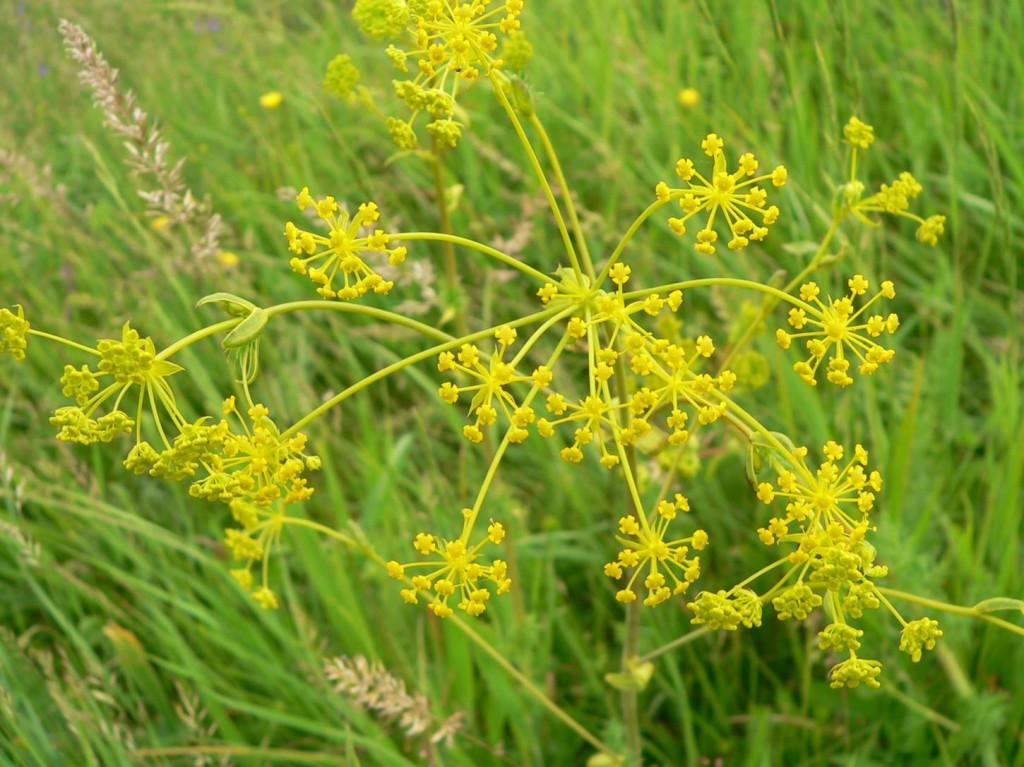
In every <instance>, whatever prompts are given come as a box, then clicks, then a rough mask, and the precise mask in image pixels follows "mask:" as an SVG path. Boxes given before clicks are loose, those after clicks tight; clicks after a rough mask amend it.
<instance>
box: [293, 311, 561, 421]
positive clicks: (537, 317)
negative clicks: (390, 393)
mask: <svg viewBox="0 0 1024 767" xmlns="http://www.w3.org/2000/svg"><path fill="white" fill-rule="evenodd" d="M364 308H365V307H364ZM560 311H564V309H562V308H554V309H548V310H546V311H543V312H537V313H536V314H531V315H529V316H527V317H520V318H519V319H516V320H514V321H512V322H507V323H502V325H509V326H510V327H514V328H515V327H521V326H523V325H531V324H533V323H534V322H543V321H544V320H546V319H548V318H550V317H552V316H554V315H556V314H558V313H559V312H560ZM498 327H501V325H496V326H494V327H490V328H486V329H484V330H480V331H477V332H476V333H470V334H469V335H466V336H461V337H459V338H456V339H453V340H451V341H448V342H446V343H442V344H438V345H437V346H432V347H430V348H429V349H424V350H423V351H421V352H417V353H416V354H413V355H411V356H409V357H404V358H402V359H400V360H398V362H394V363H392V364H390V365H388V366H387V367H385V368H381V369H380V370H378V371H377V372H376V373H373V374H371V375H369V376H367V377H366V378H362V379H360V380H359V381H356V382H355V383H354V384H352V385H351V386H349V387H348V388H346V389H345V390H344V391H341V392H339V393H338V394H336V395H334V396H333V397H331V398H330V399H329V400H327V401H326V402H323V403H321V404H320V405H319V406H318V407H316V408H315V409H314V410H312V411H310V412H309V413H307V414H306V415H305V416H303V417H302V418H300V419H299V420H298V421H296V422H295V423H293V424H292V425H291V426H290V427H289V428H288V429H286V430H285V431H283V432H281V439H287V438H288V437H290V436H292V435H293V434H295V433H296V432H298V431H300V430H301V429H302V428H304V427H305V426H306V425H307V424H309V423H310V422H312V421H314V420H315V419H317V418H319V417H320V416H321V415H323V414H324V413H326V412H327V411H328V410H330V409H331V408H333V407H335V406H336V405H339V404H341V403H342V402H344V401H345V400H346V399H348V398H349V397H351V396H352V395H353V394H355V393H356V392H359V391H362V390H363V389H365V388H366V387H368V386H369V385H370V384H373V383H376V382H377V381H379V380H381V379H382V378H387V377H388V376H389V375H391V374H393V373H397V372H398V371H400V370H404V369H405V368H407V367H409V366H410V365H414V364H416V363H417V362H422V361H423V360H425V359H430V358H431V357H434V356H436V355H438V354H440V353H441V352H445V351H449V350H451V349H457V348H458V347H459V346H461V345H462V344H464V343H472V342H473V341H480V340H482V339H484V338H487V337H488V336H492V335H493V334H494V331H495V330H496V329H497V328H498Z"/></svg>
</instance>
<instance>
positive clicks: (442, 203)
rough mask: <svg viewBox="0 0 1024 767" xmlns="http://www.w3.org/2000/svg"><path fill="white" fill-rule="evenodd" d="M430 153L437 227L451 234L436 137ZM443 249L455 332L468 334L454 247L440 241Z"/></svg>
mask: <svg viewBox="0 0 1024 767" xmlns="http://www.w3.org/2000/svg"><path fill="white" fill-rule="evenodd" d="M430 153H431V155H432V157H433V160H434V161H433V162H432V163H431V166H432V167H433V171H434V199H435V202H436V203H437V217H438V227H439V228H440V229H441V233H442V234H446V235H449V236H450V235H451V234H452V219H451V215H450V213H449V211H448V197H447V195H446V194H445V188H444V165H443V163H442V162H441V147H440V146H439V145H438V143H437V137H436V136H431V139H430ZM441 247H442V248H443V251H442V253H443V255H442V259H443V264H444V276H445V280H446V281H447V282H448V289H449V290H451V291H452V295H453V296H455V298H456V301H457V305H456V307H455V331H456V332H457V333H458V334H459V335H460V336H462V335H465V334H466V333H467V332H469V328H468V326H467V325H466V313H465V311H464V309H465V306H464V305H465V294H464V293H463V291H462V282H461V280H459V271H458V269H457V267H456V264H455V245H454V244H452V242H451V241H449V240H446V239H443V238H442V239H441Z"/></svg>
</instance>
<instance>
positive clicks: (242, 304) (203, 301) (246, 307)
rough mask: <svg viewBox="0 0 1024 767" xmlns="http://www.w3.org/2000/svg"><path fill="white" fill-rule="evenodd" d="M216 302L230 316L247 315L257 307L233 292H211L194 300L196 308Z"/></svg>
mask: <svg viewBox="0 0 1024 767" xmlns="http://www.w3.org/2000/svg"><path fill="white" fill-rule="evenodd" d="M207 304H217V305H218V306H220V308H221V309H223V310H224V311H225V312H226V313H227V314H229V315H230V316H232V317H248V316H249V315H250V314H252V312H253V311H254V310H255V309H256V308H257V306H256V304H254V303H252V302H251V301H246V300H245V299H244V298H240V297H238V296H236V295H235V294H234V293H211V294H210V295H208V296H203V297H202V298H200V299H199V300H198V301H197V302H196V308H197V309H198V308H199V307H200V306H206V305H207Z"/></svg>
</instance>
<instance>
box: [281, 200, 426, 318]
mask: <svg viewBox="0 0 1024 767" xmlns="http://www.w3.org/2000/svg"><path fill="white" fill-rule="evenodd" d="M295 200H296V202H297V203H298V205H299V210H306V209H308V208H313V209H314V210H315V211H316V214H317V216H318V217H319V218H320V220H321V221H323V222H324V223H325V224H327V227H328V230H329V231H328V234H327V235H326V236H325V235H322V234H317V233H315V232H308V231H305V230H303V229H299V228H298V227H297V226H296V225H295V224H294V223H292V222H291V221H289V222H288V223H287V224H285V229H284V235H285V237H287V238H288V249H289V250H291V251H292V253H298V254H300V255H305V258H300V257H299V256H295V257H293V258H292V259H291V261H289V265H290V266H291V267H292V269H293V270H294V271H296V272H298V273H299V274H304V275H306V276H308V277H309V279H310V280H311V281H312V282H313V283H314V284H315V285H317V286H318V287H317V289H316V292H317V293H318V294H320V296H321V297H323V298H338V299H341V300H350V299H353V298H359V297H360V296H364V295H366V294H367V293H369V292H370V291H373V292H374V293H378V294H381V295H384V294H387V293H388V291H390V290H391V288H393V287H394V285H395V284H394V282H392V281H391V280H385V279H384V278H383V277H381V276H380V275H379V274H378V273H377V272H376V271H375V270H374V269H373V267H371V266H370V265H368V264H367V263H366V261H365V260H363V258H362V256H363V255H365V254H367V253H382V254H385V255H386V256H387V259H388V263H389V264H391V265H392V266H395V265H397V264H400V263H402V262H403V261H404V260H405V256H406V253H407V252H408V250H407V249H406V248H405V246H402V245H399V246H392V247H389V245H390V243H391V237H390V236H389V235H388V233H387V232H385V231H384V230H383V229H376V228H371V226H372V225H373V224H375V223H376V222H377V220H378V219H379V218H380V211H378V210H377V205H376V204H375V203H373V202H364V203H362V204H361V205H360V206H359V208H358V210H357V211H356V212H355V214H353V215H351V216H350V215H349V214H348V212H347V211H344V210H341V208H340V206H339V205H338V202H337V200H335V199H334V198H333V197H331V196H326V197H321V198H319V199H316V200H314V199H313V197H312V196H311V195H310V194H309V189H308V188H307V187H303V188H302V191H301V192H299V194H298V195H297V196H296V198H295ZM362 230H365V231H362ZM339 272H340V273H341V274H340V283H341V284H340V285H339V284H336V283H335V280H336V279H339Z"/></svg>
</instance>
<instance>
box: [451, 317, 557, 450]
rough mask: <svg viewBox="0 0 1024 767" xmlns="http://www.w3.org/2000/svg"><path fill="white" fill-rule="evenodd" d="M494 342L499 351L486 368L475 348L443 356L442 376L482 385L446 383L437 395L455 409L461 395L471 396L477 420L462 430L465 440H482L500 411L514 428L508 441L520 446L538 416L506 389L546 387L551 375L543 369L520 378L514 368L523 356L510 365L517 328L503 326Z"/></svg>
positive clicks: (479, 352) (495, 336) (469, 347)
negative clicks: (508, 354)
mask: <svg viewBox="0 0 1024 767" xmlns="http://www.w3.org/2000/svg"><path fill="white" fill-rule="evenodd" d="M494 338H495V340H496V341H497V348H495V350H494V352H493V353H492V354H491V355H490V357H489V358H488V359H487V364H486V365H485V364H484V362H483V361H482V360H483V359H484V355H483V353H482V352H481V351H480V349H479V347H477V346H475V345H473V344H463V346H462V348H461V349H459V351H458V352H457V353H454V352H450V351H445V352H441V355H440V356H439V358H438V363H437V369H438V370H439V371H440V372H442V373H447V372H450V371H457V372H460V373H463V374H466V375H468V376H470V377H472V378H475V379H476V380H478V381H480V383H478V384H471V385H469V386H457V385H455V384H453V383H451V382H450V381H445V382H444V383H443V384H441V387H440V389H438V395H439V396H440V397H441V399H442V400H444V401H445V402H447V403H448V404H449V405H454V404H456V403H457V402H458V401H459V397H460V396H461V395H462V394H465V393H467V392H472V394H473V398H472V401H471V402H470V405H469V415H470V416H474V417H475V418H476V420H475V422H474V423H471V424H466V425H465V426H464V427H463V429H462V434H463V436H464V437H465V438H466V439H468V440H469V441H470V442H481V441H482V440H483V438H484V433H483V430H484V429H486V428H487V427H488V426H492V425H493V424H494V423H495V422H496V421H497V419H498V413H499V411H500V412H501V413H502V414H503V415H504V417H505V420H506V422H508V423H511V424H512V425H513V428H512V429H511V430H510V431H509V437H508V438H509V441H510V442H514V443H518V442H522V441H523V440H525V439H526V437H527V436H528V434H529V432H528V431H527V427H528V426H529V425H530V424H532V423H533V422H534V419H535V418H536V414H535V413H534V410H533V408H532V407H530V406H529V405H526V404H519V403H518V402H517V401H516V398H515V397H514V396H513V395H512V393H511V392H509V391H508V389H507V387H508V386H510V385H512V384H516V383H533V384H536V385H537V386H540V387H543V386H547V385H548V384H549V383H550V382H551V371H550V370H548V369H547V368H546V367H545V366H543V365H541V366H540V367H538V368H537V369H535V370H534V371H533V373H532V374H531V375H529V376H524V375H519V374H517V373H516V370H515V366H516V363H517V362H518V360H519V359H521V358H522V356H523V355H522V353H520V354H519V355H517V357H516V358H515V359H514V360H512V361H511V362H506V361H505V359H504V358H505V353H506V352H507V351H508V348H509V347H510V346H511V345H512V344H513V343H515V340H516V330H515V328H512V327H509V326H508V325H502V326H501V327H499V328H498V329H497V330H495V331H494Z"/></svg>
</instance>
